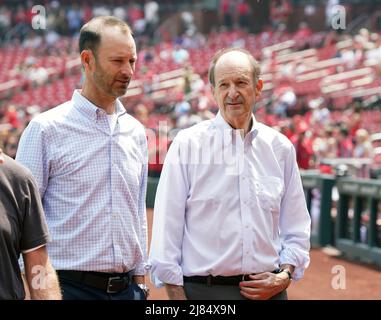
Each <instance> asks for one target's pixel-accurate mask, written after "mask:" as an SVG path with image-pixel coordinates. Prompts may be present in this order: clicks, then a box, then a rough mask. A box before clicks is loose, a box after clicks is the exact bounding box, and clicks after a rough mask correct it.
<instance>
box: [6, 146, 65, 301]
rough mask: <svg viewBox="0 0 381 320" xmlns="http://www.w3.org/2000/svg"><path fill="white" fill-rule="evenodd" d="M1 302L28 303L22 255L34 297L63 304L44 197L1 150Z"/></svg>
mask: <svg viewBox="0 0 381 320" xmlns="http://www.w3.org/2000/svg"><path fill="white" fill-rule="evenodd" d="M0 164H1V165H0V222H1V223H0V261H1V267H0V300H5V299H6V300H11V299H12V300H13V299H20V300H22V299H24V298H25V290H24V285H23V281H22V277H21V271H20V267H19V264H18V259H19V257H20V254H22V256H23V260H24V263H25V276H26V283H27V286H28V290H29V293H30V297H31V298H32V299H34V300H42V299H44V300H45V299H49V300H60V299H61V292H60V287H59V284H58V279H57V275H56V272H55V270H54V269H53V267H52V265H51V263H50V260H49V257H48V254H47V251H46V243H47V242H48V241H50V236H49V232H48V228H47V225H46V222H45V217H44V212H43V209H42V204H41V199H40V195H39V193H38V189H37V185H36V182H35V181H34V179H33V177H32V175H31V173H30V172H29V171H28V170H26V169H25V168H24V167H22V166H21V165H20V164H18V163H17V162H16V161H14V160H13V159H11V158H10V157H8V156H5V155H3V154H2V151H1V149H0Z"/></svg>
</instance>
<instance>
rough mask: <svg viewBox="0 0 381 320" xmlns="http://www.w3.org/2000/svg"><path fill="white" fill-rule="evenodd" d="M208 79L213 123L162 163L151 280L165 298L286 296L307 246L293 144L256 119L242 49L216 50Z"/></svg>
mask: <svg viewBox="0 0 381 320" xmlns="http://www.w3.org/2000/svg"><path fill="white" fill-rule="evenodd" d="M209 81H210V84H211V88H212V91H213V95H214V98H215V100H216V102H217V104H218V106H219V112H218V114H217V116H216V118H215V119H213V120H208V121H204V122H201V123H199V124H197V125H195V126H193V127H191V128H188V129H185V130H183V131H181V132H180V133H179V134H178V135H177V136H176V138H175V139H174V142H173V143H172V145H171V147H170V149H169V152H168V154H167V156H166V159H165V162H164V167H163V171H162V174H161V177H160V181H159V185H158V189H157V194H156V199H155V208H154V222H153V235H152V242H151V250H150V264H151V277H152V279H153V281H154V283H155V284H156V285H157V286H161V285H162V284H165V286H166V288H167V292H168V295H169V297H170V299H212V300H213V299H229V300H230V299H232V300H234V299H238V300H240V299H282V300H283V299H287V291H286V289H287V288H288V286H289V285H290V284H291V280H292V279H294V280H299V279H301V278H302V276H303V273H304V270H305V269H306V268H307V267H308V265H309V249H310V217H309V213H308V211H307V207H306V203H305V198H304V192H303V187H302V182H301V177H300V174H299V169H298V167H297V163H296V155H295V150H294V147H293V145H292V144H291V142H290V141H289V140H288V139H287V138H286V137H285V136H283V135H282V134H280V133H279V132H277V131H276V130H274V129H272V128H270V127H268V126H266V125H264V124H261V123H259V122H258V121H257V120H256V119H255V116H254V114H253V111H254V106H255V103H256V102H257V100H258V99H259V98H260V94H261V90H262V88H263V81H262V80H261V79H260V67H259V65H258V63H257V61H256V60H255V59H254V58H253V56H252V55H251V54H250V53H249V52H248V51H246V50H243V49H240V48H230V49H225V50H222V51H220V52H218V53H217V54H216V55H215V56H214V58H213V60H212V62H211V64H210V68H209Z"/></svg>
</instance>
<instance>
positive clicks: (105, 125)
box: [17, 16, 147, 300]
mask: <svg viewBox="0 0 381 320" xmlns="http://www.w3.org/2000/svg"><path fill="white" fill-rule="evenodd" d="M79 48H80V57H81V63H82V67H83V69H84V72H85V74H86V78H85V81H84V83H83V87H82V90H75V92H74V94H73V97H72V100H71V101H68V102H66V103H64V104H62V105H60V106H58V107H56V108H53V109H51V110H49V111H48V112H45V113H42V114H40V115H38V116H37V117H35V118H34V119H33V120H32V121H31V122H30V124H29V126H28V127H27V128H26V129H25V131H24V133H23V135H22V137H21V139H20V144H19V149H18V152H17V160H19V161H20V162H21V163H23V164H24V165H25V166H27V167H28V168H29V169H30V170H31V171H32V173H33V175H34V176H35V178H36V180H37V184H38V187H39V191H40V194H41V197H42V199H43V203H44V209H45V212H46V217H47V222H48V225H49V228H50V230H51V232H52V235H53V242H52V243H51V244H49V246H48V250H49V254H50V256H51V259H52V263H53V265H54V267H55V268H56V269H57V270H58V271H57V273H58V275H59V278H60V282H61V286H62V289H63V297H64V299H107V300H109V299H113V300H114V299H116V300H124V299H134V300H140V299H145V297H146V293H147V291H146V287H145V285H144V281H145V280H144V275H145V273H146V269H147V265H146V248H147V247H146V246H147V222H146V212H145V194H146V182H147V141H146V136H145V131H144V127H143V126H142V125H141V124H140V123H139V122H138V121H137V120H135V119H134V118H133V117H131V116H130V115H128V114H127V113H126V110H125V108H124V107H123V105H122V103H121V102H120V101H119V100H118V97H121V96H123V95H125V93H126V91H127V88H128V85H129V83H130V81H131V78H132V76H133V74H134V71H135V63H136V59H137V54H136V46H135V42H134V39H133V37H132V33H131V30H130V27H129V26H128V25H127V24H126V23H125V22H123V21H121V20H119V19H117V18H115V17H110V16H102V17H98V18H94V19H92V20H90V21H89V22H88V23H87V24H85V25H84V26H83V27H82V29H81V31H80V37H79Z"/></svg>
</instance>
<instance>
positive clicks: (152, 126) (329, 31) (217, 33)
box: [0, 0, 381, 296]
mask: <svg viewBox="0 0 381 320" xmlns="http://www.w3.org/2000/svg"><path fill="white" fill-rule="evenodd" d="M35 5H37V3H34V2H33V1H26V2H25V1H21V0H20V1H19V0H0V148H2V149H3V150H4V151H5V153H7V154H8V155H10V156H11V157H15V155H16V151H17V145H18V141H19V137H20V135H21V133H22V131H23V129H24V128H25V127H26V126H27V125H28V123H29V121H30V120H31V119H32V118H33V117H34V116H36V115H38V114H39V113H41V112H43V111H45V110H47V109H49V108H52V107H54V106H56V105H58V104H60V103H63V102H65V101H67V100H69V99H71V96H72V93H73V90H74V89H75V88H80V87H81V82H82V81H83V74H82V70H81V64H80V59H79V52H78V32H79V29H80V27H81V26H82V25H83V24H84V23H86V22H87V21H88V20H89V19H91V18H92V17H94V16H98V15H115V16H117V17H119V18H121V19H123V20H125V21H127V22H128V23H129V24H130V25H131V27H132V29H133V31H134V34H135V39H136V42H137V47H138V62H137V70H136V73H135V75H134V78H133V81H132V82H131V83H130V86H129V89H128V92H127V94H126V95H125V96H124V97H123V98H122V99H121V100H122V102H123V104H124V106H125V108H126V109H127V111H128V112H129V113H130V114H132V115H134V116H135V117H136V118H137V119H139V120H140V121H141V122H142V123H143V124H144V126H145V127H146V128H147V136H148V137H149V139H148V142H149V153H150V154H149V175H150V180H149V185H148V195H147V204H148V207H151V208H152V206H153V202H154V194H155V188H156V185H157V178H158V177H159V176H160V171H161V168H162V162H163V160H164V158H165V153H166V151H167V149H168V146H169V145H170V143H171V141H172V140H173V138H174V136H175V135H176V133H177V132H178V130H180V129H183V128H186V127H189V126H191V125H193V124H195V123H198V122H200V121H202V120H206V119H211V118H213V117H214V116H215V114H216V112H217V111H218V108H217V105H216V103H215V101H214V100H213V97H212V95H211V91H210V87H209V85H208V81H207V72H208V65H209V61H210V59H211V57H212V56H213V54H214V53H215V52H216V51H217V50H219V49H221V48H225V47H231V46H238V47H243V48H246V49H247V50H249V51H250V52H252V54H253V55H254V56H255V57H256V58H257V59H258V61H259V62H260V64H261V68H262V79H263V80H264V89H263V93H262V97H261V100H260V101H259V102H258V104H257V106H256V109H255V112H256V117H257V119H258V120H259V121H262V122H264V123H265V124H268V125H270V126H272V127H273V128H275V129H277V130H279V131H280V132H282V133H283V134H285V135H286V136H287V137H288V138H289V139H290V140H291V141H292V142H293V144H294V146H295V148H296V152H297V161H298V164H299V166H300V168H301V169H302V177H303V184H304V188H305V192H306V199H307V203H308V207H309V210H310V213H311V216H312V221H313V225H312V226H313V235H312V239H313V245H314V246H320V247H326V246H331V247H332V248H334V249H335V250H338V251H334V252H336V253H337V252H339V253H340V254H345V255H346V256H349V257H351V258H353V259H354V260H360V261H363V262H366V263H370V264H372V265H374V266H376V265H378V266H381V182H380V181H379V179H380V177H381V1H380V0H373V1H370V0H361V1H360V0H346V1H344V0H342V1H340V0H328V1H309V0H268V1H265V0H258V1H257V0H251V1H250V0H157V1H150V0H147V1H129V0H101V1H97V0H95V1H74V0H67V1H65V0H61V1H55V0H54V1H45V0H40V1H39V2H38V5H40V6H38V7H36V6H35ZM149 214H150V218H152V216H151V215H152V211H149ZM320 260H321V259H320ZM322 265H324V262H322ZM318 269H319V268H317V270H318ZM378 274H379V273H378ZM318 279H320V277H318ZM373 283H374V281H373ZM379 283H381V281H380V282H379ZM305 290H306V288H302V290H301V292H305ZM372 292H373V293H374V292H381V288H378V291H377V290H372ZM312 296H313V294H312ZM380 296H381V295H380Z"/></svg>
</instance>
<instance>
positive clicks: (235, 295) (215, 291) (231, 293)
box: [184, 282, 287, 300]
mask: <svg viewBox="0 0 381 320" xmlns="http://www.w3.org/2000/svg"><path fill="white" fill-rule="evenodd" d="M184 290H185V295H186V296H187V298H188V299H189V300H248V299H246V298H245V297H244V296H243V295H241V293H240V289H239V286H238V285H237V286H231V285H227V286H226V285H212V286H207V285H206V284H204V283H194V282H185V283H184ZM269 300H287V291H286V290H284V291H282V292H280V293H278V294H276V295H275V296H273V297H271V298H270V299H269Z"/></svg>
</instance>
